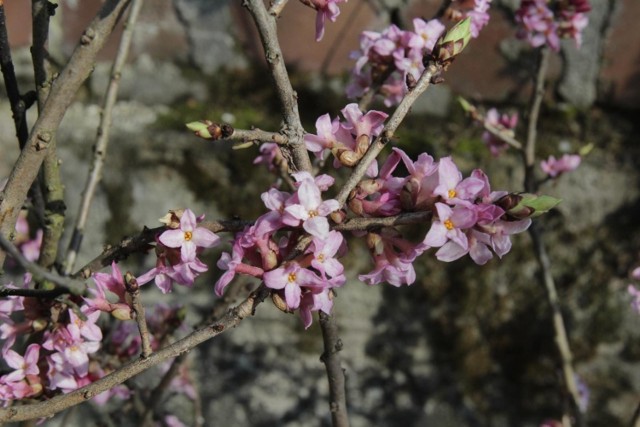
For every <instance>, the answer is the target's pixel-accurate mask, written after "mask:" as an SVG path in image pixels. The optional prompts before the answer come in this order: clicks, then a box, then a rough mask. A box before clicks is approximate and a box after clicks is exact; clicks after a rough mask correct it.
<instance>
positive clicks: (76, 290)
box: [0, 234, 87, 295]
mask: <svg viewBox="0 0 640 427" xmlns="http://www.w3.org/2000/svg"><path fill="white" fill-rule="evenodd" d="M0 248H2V249H3V250H4V251H5V252H6V253H8V254H9V255H11V257H12V258H13V259H15V260H16V261H17V262H18V264H20V266H21V267H22V268H24V269H25V270H27V271H28V272H29V273H31V274H32V275H33V280H35V281H36V282H42V281H49V282H51V283H53V284H56V285H58V286H61V287H62V288H63V289H64V290H65V291H66V292H71V293H72V294H75V295H82V293H83V292H84V291H85V289H86V288H87V285H86V284H85V283H84V282H81V281H79V280H74V279H70V278H68V277H62V276H59V275H57V274H54V273H51V272H49V271H48V270H45V269H44V268H42V267H40V266H39V265H38V264H35V263H33V262H30V261H29V260H27V259H26V258H25V257H24V256H23V255H22V254H21V253H20V251H19V250H18V248H16V247H15V246H14V245H13V243H11V242H10V241H9V240H7V239H6V238H5V237H4V236H3V235H1V234H0Z"/></svg>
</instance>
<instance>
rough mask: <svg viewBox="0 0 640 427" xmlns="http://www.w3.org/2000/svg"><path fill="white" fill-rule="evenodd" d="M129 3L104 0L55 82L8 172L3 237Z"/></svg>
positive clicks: (0, 224) (1, 212) (0, 225)
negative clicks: (77, 95) (101, 50)
mask: <svg viewBox="0 0 640 427" xmlns="http://www.w3.org/2000/svg"><path fill="white" fill-rule="evenodd" d="M128 4H129V2H128V1H127V0H107V1H106V2H105V3H104V5H103V7H102V8H101V10H100V11H99V12H98V14H97V16H96V17H95V18H94V20H93V21H92V22H91V24H89V26H88V27H87V29H86V30H85V32H84V34H83V35H82V37H81V40H80V43H79V45H78V46H77V47H76V49H75V50H74V52H73V54H72V55H71V58H70V59H69V62H68V63H67V65H66V66H65V68H64V69H63V70H62V72H61V73H60V76H59V77H58V78H57V79H56V81H54V83H53V85H52V87H51V93H50V94H49V97H48V98H47V101H46V103H45V106H44V109H43V110H42V113H41V114H40V116H39V117H38V120H37V121H36V123H35V125H34V126H33V129H32V131H31V134H30V135H29V138H28V140H27V144H26V145H25V147H24V149H23V150H22V152H21V153H20V156H19V157H18V160H17V161H16V163H15V165H14V167H13V170H12V171H11V174H10V175H9V180H8V181H7V185H6V187H5V189H4V192H3V193H2V194H1V195H0V196H1V199H0V233H2V235H3V236H5V237H7V238H9V237H10V236H11V235H12V233H13V230H14V227H15V225H16V221H17V219H18V214H19V212H20V207H21V206H22V204H23V203H24V201H25V199H26V196H27V192H28V191H29V187H30V186H31V184H32V183H33V182H34V180H35V179H36V177H37V175H38V170H39V169H40V165H41V164H42V162H43V160H44V158H45V156H46V154H47V151H48V148H51V146H52V145H55V140H53V137H54V134H55V133H56V131H57V129H58V126H59V125H60V122H61V121H62V117H63V116H64V114H65V112H66V110H67V108H68V107H69V105H71V103H72V102H73V100H74V98H75V96H74V95H75V94H76V92H77V91H78V89H79V88H80V86H81V85H82V83H83V82H84V81H85V80H86V78H87V77H88V76H89V74H90V73H91V71H92V70H93V65H94V61H95V57H96V55H97V53H98V52H99V51H100V49H101V48H102V46H104V44H105V42H106V40H107V37H108V35H109V34H111V32H112V31H113V28H114V27H115V25H116V23H117V21H118V19H119V18H120V15H121V14H122V12H123V11H124V9H125V8H126V7H127V5H128ZM5 256H6V253H5V252H0V265H2V264H4V259H5Z"/></svg>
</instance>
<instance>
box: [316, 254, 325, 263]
mask: <svg viewBox="0 0 640 427" xmlns="http://www.w3.org/2000/svg"><path fill="white" fill-rule="evenodd" d="M316 259H317V260H318V261H320V262H324V254H320V255H318V256H317V257H316Z"/></svg>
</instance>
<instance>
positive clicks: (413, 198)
mask: <svg viewBox="0 0 640 427" xmlns="http://www.w3.org/2000/svg"><path fill="white" fill-rule="evenodd" d="M400 161H402V162H403V163H404V166H405V167H406V169H407V171H408V172H409V175H408V176H405V177H400V178H398V177H393V176H392V175H391V173H392V172H393V170H394V169H395V168H396V166H397V165H398V163H399V162H400ZM359 187H360V188H359V189H358V190H356V193H360V192H361V190H362V189H363V186H362V185H361V186H359ZM364 187H366V188H369V189H372V188H373V189H377V191H374V192H372V191H371V190H368V191H365V194H366V193H369V194H368V196H367V197H368V198H369V200H370V201H374V202H375V201H377V202H378V203H375V204H374V205H373V206H375V211H374V212H375V214H377V215H379V214H383V213H385V212H386V213H389V214H393V213H396V212H400V211H429V212H431V213H432V223H431V226H430V228H429V231H428V232H427V234H426V236H425V238H424V240H423V241H422V242H421V243H419V244H411V243H409V242H408V241H403V240H400V238H399V236H398V233H397V232H395V231H394V232H387V233H386V235H385V234H382V233H381V234H380V235H378V236H376V237H375V238H374V239H373V241H374V243H375V244H373V245H370V248H371V249H372V256H373V257H374V260H375V261H376V266H377V268H376V270H380V273H384V274H382V275H381V274H378V273H377V271H374V272H375V273H376V274H375V277H373V278H372V277H371V276H366V280H365V281H367V282H368V283H379V282H382V281H385V280H386V281H389V280H388V278H389V277H390V276H393V277H394V281H393V282H391V281H390V283H392V284H396V285H398V284H404V283H406V284H410V283H411V282H413V279H414V278H415V273H414V272H413V267H411V262H413V260H414V259H415V258H416V257H417V256H418V255H420V254H421V253H422V252H424V251H425V250H427V249H429V248H439V249H438V251H437V252H436V258H437V259H439V260H440V261H453V260H456V259H458V258H461V257H462V256H464V255H466V254H469V255H470V256H471V258H472V259H473V260H474V261H475V262H476V263H478V264H481V265H482V264H485V263H486V262H487V261H489V260H490V259H491V258H492V257H493V255H492V251H493V252H494V253H495V254H496V255H498V256H499V257H502V256H503V255H505V254H506V253H507V252H509V250H510V249H511V240H510V238H509V236H510V235H511V234H515V233H519V232H522V231H524V230H526V229H527V228H528V227H529V224H530V223H531V220H530V219H523V220H515V221H514V220H511V218H508V217H507V215H505V214H506V209H505V207H503V206H502V205H503V204H504V203H502V198H503V197H504V196H507V193H506V192H504V191H498V192H492V191H491V188H490V186H489V180H488V178H487V176H486V175H485V174H484V172H482V171H481V170H479V169H476V170H474V171H473V172H472V173H471V176H470V177H468V178H465V179H463V178H462V173H461V172H460V171H459V170H458V168H457V166H456V165H455V163H454V162H453V160H452V159H451V158H450V157H445V158H443V159H441V160H440V161H439V162H435V161H434V159H433V158H432V157H431V156H429V155H428V154H426V153H423V154H421V155H420V156H419V157H418V160H417V161H415V162H414V161H412V160H411V159H410V158H409V156H407V155H406V153H404V152H403V151H402V150H400V149H398V148H394V150H393V153H392V154H391V155H390V156H389V158H388V159H387V162H386V163H385V165H384V166H383V167H382V168H381V174H380V177H379V178H378V179H376V180H375V181H374V182H373V183H371V182H370V183H366V184H365V186H364ZM361 195H362V193H360V194H357V195H356V197H355V198H354V199H352V200H351V202H350V206H353V205H354V201H353V200H357V199H359V198H361ZM381 200H384V203H380V201H381ZM365 212H366V213H369V214H370V213H372V212H371V211H369V212H367V209H365ZM393 248H395V249H399V250H394V249H393ZM383 254H384V258H386V259H385V260H382V259H381V255H383ZM389 255H391V257H389ZM381 265H384V266H383V268H382V269H380V266H381Z"/></svg>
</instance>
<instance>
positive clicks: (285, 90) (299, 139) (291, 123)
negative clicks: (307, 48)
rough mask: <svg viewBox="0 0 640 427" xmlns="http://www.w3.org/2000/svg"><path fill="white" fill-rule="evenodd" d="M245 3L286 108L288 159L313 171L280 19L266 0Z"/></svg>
mask: <svg viewBox="0 0 640 427" xmlns="http://www.w3.org/2000/svg"><path fill="white" fill-rule="evenodd" d="M243 4H244V6H245V7H246V8H247V9H248V10H249V12H250V13H251V16H252V17H253V20H254V21H255V23H256V27H257V28H258V33H259V34H260V40H261V41H262V46H263V48H264V54H265V58H266V60H267V65H268V66H269V69H270V70H271V76H272V77H273V81H274V83H275V86H276V92H277V94H278V99H279V100H280V104H281V107H282V113H283V118H284V128H283V130H282V133H283V134H284V135H286V136H287V138H288V140H289V144H288V145H286V146H283V147H282V150H283V152H284V155H285V156H286V157H287V158H289V157H290V158H291V161H290V162H289V163H290V166H291V168H292V169H294V170H298V171H311V160H310V159H309V152H308V151H307V148H306V147H305V145H304V128H303V127H302V122H301V121H300V113H299V112H298V95H297V94H296V92H295V91H294V90H293V87H292V86H291V81H290V80H289V74H288V73H287V68H286V66H285V63H284V58H283V56H282V50H281V49H280V43H279V42H278V34H277V31H276V17H274V16H272V15H270V14H269V12H268V11H267V9H266V7H265V5H264V2H263V1H262V0H246V1H245V2H243Z"/></svg>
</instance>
